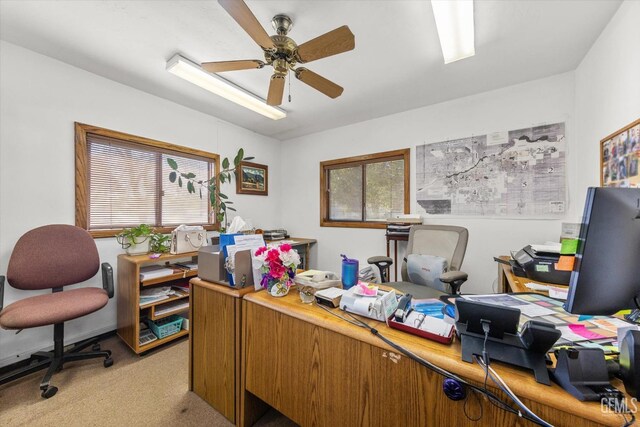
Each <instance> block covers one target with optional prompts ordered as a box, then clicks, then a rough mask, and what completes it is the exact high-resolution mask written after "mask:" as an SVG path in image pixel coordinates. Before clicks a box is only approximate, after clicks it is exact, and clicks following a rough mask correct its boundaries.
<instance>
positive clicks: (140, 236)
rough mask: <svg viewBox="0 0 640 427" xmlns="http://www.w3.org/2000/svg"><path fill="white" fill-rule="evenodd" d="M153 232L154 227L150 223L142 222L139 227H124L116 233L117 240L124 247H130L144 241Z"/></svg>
mask: <svg viewBox="0 0 640 427" xmlns="http://www.w3.org/2000/svg"><path fill="white" fill-rule="evenodd" d="M152 234H153V229H152V228H151V226H150V225H147V224H140V225H138V226H137V227H132V228H125V229H123V230H122V232H120V233H119V234H117V235H116V241H117V242H118V243H119V244H120V246H122V248H123V249H128V248H130V247H131V246H133V245H139V244H140V243H144V242H145V240H147V239H148V238H150V237H151V235H152Z"/></svg>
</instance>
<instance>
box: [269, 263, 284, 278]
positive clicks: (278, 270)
mask: <svg viewBox="0 0 640 427" xmlns="http://www.w3.org/2000/svg"><path fill="white" fill-rule="evenodd" d="M286 271H287V269H286V268H285V267H284V266H283V265H282V264H277V263H273V264H271V269H270V271H269V274H270V275H271V277H273V278H274V279H281V278H282V276H284V273H285V272H286Z"/></svg>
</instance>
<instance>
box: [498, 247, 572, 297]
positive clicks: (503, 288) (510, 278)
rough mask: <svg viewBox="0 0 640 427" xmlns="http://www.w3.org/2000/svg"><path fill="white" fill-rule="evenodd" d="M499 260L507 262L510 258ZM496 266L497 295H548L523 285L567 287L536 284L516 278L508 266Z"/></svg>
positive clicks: (500, 264)
mask: <svg viewBox="0 0 640 427" xmlns="http://www.w3.org/2000/svg"><path fill="white" fill-rule="evenodd" d="M499 258H500V259H503V260H505V261H508V260H509V259H511V257H509V256H501V257H499ZM496 264H498V293H508V292H535V293H539V294H542V295H547V296H548V295H549V292H547V291H534V290H532V289H529V288H527V287H526V286H525V283H538V284H540V285H546V286H556V287H558V288H568V286H566V285H556V284H554V283H545V282H538V281H536V280H531V279H528V278H526V277H518V276H516V275H515V274H513V271H511V267H510V266H508V265H506V264H502V263H499V262H498V263H496Z"/></svg>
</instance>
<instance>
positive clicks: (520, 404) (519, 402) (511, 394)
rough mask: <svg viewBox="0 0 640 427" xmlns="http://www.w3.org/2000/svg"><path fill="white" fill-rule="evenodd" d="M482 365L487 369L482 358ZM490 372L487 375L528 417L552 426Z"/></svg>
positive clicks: (477, 359) (543, 424)
mask: <svg viewBox="0 0 640 427" xmlns="http://www.w3.org/2000/svg"><path fill="white" fill-rule="evenodd" d="M476 362H478V363H480V360H479V358H478V357H476ZM482 362H483V363H482V364H483V365H484V366H485V369H487V370H489V369H490V368H489V365H486V364H484V360H483V361H482ZM491 372H492V373H489V377H490V378H491V380H492V381H493V382H494V383H495V384H496V385H497V386H498V387H499V388H500V389H501V390H502V391H503V392H504V393H506V395H507V396H509V397H510V398H511V399H512V400H513V401H514V402H515V403H516V405H518V406H519V407H520V408H521V409H522V410H523V411H525V413H526V414H528V415H529V417H531V418H533V419H534V420H535V421H534V422H535V423H537V424H539V425H542V426H545V427H553V426H552V425H551V424H549V423H548V422H546V421H544V420H543V419H542V418H540V417H538V416H537V415H536V414H534V413H533V412H532V411H531V410H530V409H529V408H527V406H526V405H525V404H524V403H522V402H521V401H520V399H518V397H517V396H516V395H515V394H514V393H513V392H511V390H510V389H509V388H508V387H507V386H506V385H505V384H504V383H503V381H502V378H500V377H499V376H498V374H497V373H496V372H495V371H494V370H493V369H491ZM494 374H495V375H496V376H498V379H499V380H498V379H496V377H494Z"/></svg>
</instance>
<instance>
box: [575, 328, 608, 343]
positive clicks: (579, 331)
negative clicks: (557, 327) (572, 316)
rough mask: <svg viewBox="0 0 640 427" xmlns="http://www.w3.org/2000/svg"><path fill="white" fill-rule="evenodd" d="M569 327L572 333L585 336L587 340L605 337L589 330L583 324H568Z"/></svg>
mask: <svg viewBox="0 0 640 427" xmlns="http://www.w3.org/2000/svg"><path fill="white" fill-rule="evenodd" d="M569 329H571V331H572V332H573V333H574V334H577V335H580V336H581V337H583V338H586V339H588V340H600V339H603V338H607V337H605V336H604V335H600V334H596V333H595V332H591V331H590V330H589V329H587V327H586V326H585V325H577V324H573V325H569Z"/></svg>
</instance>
